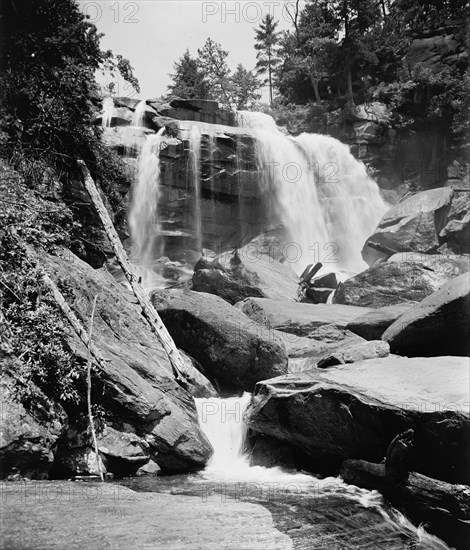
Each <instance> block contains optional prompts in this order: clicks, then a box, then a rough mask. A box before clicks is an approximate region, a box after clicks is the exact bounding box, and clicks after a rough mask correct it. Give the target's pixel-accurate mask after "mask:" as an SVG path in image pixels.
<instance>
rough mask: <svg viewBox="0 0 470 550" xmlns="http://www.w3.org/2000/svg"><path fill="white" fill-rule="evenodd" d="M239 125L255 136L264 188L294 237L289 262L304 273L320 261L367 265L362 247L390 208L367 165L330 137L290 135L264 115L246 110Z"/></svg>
mask: <svg viewBox="0 0 470 550" xmlns="http://www.w3.org/2000/svg"><path fill="white" fill-rule="evenodd" d="M238 124H239V126H242V127H245V128H250V131H251V132H252V133H253V134H254V136H255V138H256V151H255V153H256V158H257V162H258V171H259V172H260V174H261V184H262V187H263V191H264V192H265V193H266V196H267V197H269V199H268V200H269V201H270V204H269V206H270V209H271V212H272V215H273V216H276V217H278V218H280V221H281V222H282V223H283V224H284V226H285V228H286V230H287V231H288V234H289V238H290V239H291V245H290V246H289V247H288V249H286V251H287V252H288V258H287V259H288V261H289V262H290V264H291V265H292V266H293V267H294V268H295V269H296V270H297V271H298V272H299V273H300V272H301V271H302V270H303V269H304V268H305V266H306V265H308V264H309V263H316V262H319V261H320V262H322V263H323V264H325V267H327V269H328V270H329V271H338V270H340V269H342V270H349V271H355V272H357V271H361V270H363V269H364V268H366V267H367V265H366V263H365V262H364V261H363V260H362V258H361V249H362V247H363V245H364V242H365V241H366V239H367V237H368V236H369V235H370V234H371V233H372V232H373V230H374V229H375V227H376V225H377V223H378V221H379V220H380V218H381V217H382V215H383V214H384V213H385V211H386V209H387V207H386V204H385V202H384V201H383V199H382V198H381V196H380V192H379V188H378V186H377V184H376V183H375V182H374V181H373V180H372V179H371V178H370V177H369V176H368V175H367V171H366V168H365V166H364V164H362V163H361V162H359V161H358V160H356V159H355V158H354V157H353V155H352V154H351V153H350V152H349V148H348V146H347V145H344V144H343V143H341V142H340V141H338V140H337V139H334V138H332V137H330V136H325V135H320V134H306V133H304V134H301V135H300V136H298V137H290V136H285V135H284V134H283V133H282V132H281V131H280V130H279V129H278V128H277V126H276V124H275V122H274V120H273V119H272V117H270V116H268V115H265V114H263V113H252V112H248V111H242V112H240V113H238Z"/></svg>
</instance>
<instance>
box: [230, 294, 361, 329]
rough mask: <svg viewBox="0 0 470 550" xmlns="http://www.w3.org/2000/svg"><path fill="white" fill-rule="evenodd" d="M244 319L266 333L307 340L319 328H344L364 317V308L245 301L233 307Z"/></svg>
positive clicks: (250, 299) (261, 299) (263, 300)
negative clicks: (275, 331)
mask: <svg viewBox="0 0 470 550" xmlns="http://www.w3.org/2000/svg"><path fill="white" fill-rule="evenodd" d="M236 307H237V308H239V309H240V310H241V311H242V312H243V313H245V315H247V316H248V317H249V318H250V319H252V320H253V321H256V322H257V323H261V324H262V325H264V326H266V327H267V328H269V329H276V330H280V331H283V332H288V333H290V334H295V335H297V336H308V335H310V334H311V333H313V335H314V334H315V331H316V330H317V329H318V328H319V327H321V326H322V325H329V324H333V325H335V326H336V327H337V328H344V327H345V326H346V325H347V324H348V323H349V322H350V321H352V320H353V319H354V318H355V317H357V316H359V315H361V314H363V313H367V311H368V310H367V309H366V308H361V307H350V306H346V307H345V306H341V305H331V304H328V305H327V304H304V303H298V302H281V301H279V300H271V299H268V298H247V299H246V300H243V301H242V302H239V303H238V304H236Z"/></svg>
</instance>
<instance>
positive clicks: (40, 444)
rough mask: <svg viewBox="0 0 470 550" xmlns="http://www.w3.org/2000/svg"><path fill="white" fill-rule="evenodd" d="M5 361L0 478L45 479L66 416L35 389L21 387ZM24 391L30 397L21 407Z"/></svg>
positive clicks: (0, 396)
mask: <svg viewBox="0 0 470 550" xmlns="http://www.w3.org/2000/svg"><path fill="white" fill-rule="evenodd" d="M9 361H11V360H10V359H5V360H2V362H1V365H0V367H1V370H2V376H1V377H0V403H1V408H2V413H1V414H2V418H1V424H0V478H4V477H6V476H8V475H9V474H12V473H13V474H16V475H18V476H21V477H25V478H30V479H47V477H48V475H49V472H50V470H51V468H52V466H53V462H54V459H55V453H56V448H57V443H58V440H59V437H60V436H61V435H62V434H63V432H64V431H65V429H66V426H67V416H66V415H65V412H64V411H63V410H62V408H61V407H60V406H58V405H54V404H53V403H51V402H50V401H49V400H48V399H47V398H46V396H45V395H44V394H43V393H42V392H41V391H40V390H39V388H37V387H34V388H33V387H31V386H30V387H29V388H25V387H23V383H22V380H21V379H20V378H17V377H15V376H14V374H13V372H15V371H16V370H17V369H16V368H14V365H12V364H9ZM9 366H10V367H12V368H9ZM9 371H11V372H9ZM28 390H29V392H31V393H30V395H29V397H28V398H27V399H26V400H25V404H23V403H22V398H21V394H22V393H23V394H24V392H25V391H28ZM26 402H27V404H26Z"/></svg>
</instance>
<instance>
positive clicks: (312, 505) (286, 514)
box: [118, 393, 449, 550]
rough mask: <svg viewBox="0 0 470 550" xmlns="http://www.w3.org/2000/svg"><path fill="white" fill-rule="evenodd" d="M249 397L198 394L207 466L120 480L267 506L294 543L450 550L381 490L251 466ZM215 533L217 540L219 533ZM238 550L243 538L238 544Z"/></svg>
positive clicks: (139, 487)
mask: <svg viewBox="0 0 470 550" xmlns="http://www.w3.org/2000/svg"><path fill="white" fill-rule="evenodd" d="M249 399H250V394H248V393H245V394H244V395H243V396H241V397H230V398H225V399H221V398H208V399H196V400H195V401H196V406H197V411H198V415H199V422H200V425H201V428H202V430H203V431H204V433H205V435H206V437H207V438H208V439H209V441H210V442H211V444H212V446H213V448H214V454H213V456H212V458H211V460H210V462H209V464H208V465H207V467H206V468H205V469H204V470H203V471H201V472H198V473H195V474H187V475H173V476H158V477H141V478H132V479H127V480H120V481H119V482H118V483H120V484H124V485H126V486H127V487H129V488H131V489H133V490H135V491H139V492H150V493H160V494H161V493H164V494H169V495H185V496H189V497H198V500H196V503H195V505H197V502H198V501H199V502H200V503H201V504H202V503H210V502H212V503H213V504H214V505H215V508H216V509H217V507H219V506H224V504H227V503H231V502H234V501H236V502H239V503H251V504H257V505H261V506H263V507H265V508H267V509H268V510H269V511H270V513H271V515H272V518H273V522H274V525H275V526H276V529H278V530H279V531H280V532H282V533H284V534H286V535H288V537H289V538H290V540H291V541H292V548H299V549H309V550H310V549H318V550H319V549H322V550H340V549H341V550H353V549H354V550H359V549H361V550H362V549H367V548H369V549H371V550H377V549H383V550H398V549H419V550H425V549H426V550H446V549H448V548H449V547H448V546H447V545H446V544H444V543H443V542H442V541H441V540H439V539H437V538H436V537H434V536H432V535H430V534H429V533H427V532H426V531H425V529H423V528H422V527H418V528H416V527H414V526H413V525H412V524H411V523H410V522H409V521H408V520H407V519H406V518H405V517H404V516H403V515H402V514H401V513H399V512H398V511H396V510H394V509H392V508H390V507H388V506H387V505H386V504H385V503H384V501H383V499H382V497H381V496H380V494H379V493H378V492H376V491H367V490H365V489H360V488H358V487H355V486H352V485H347V484H346V483H344V482H343V481H342V480H341V479H340V478H336V477H328V478H323V479H320V478H317V477H315V476H314V475H311V474H309V473H306V472H295V471H289V470H286V469H283V468H264V467H262V466H250V464H249V455H248V454H247V452H246V450H245V438H246V433H247V429H246V426H245V424H244V422H243V412H244V409H245V407H246V405H247V404H248V402H249ZM213 536H214V537H215V538H216V537H217V536H218V534H217V533H214V534H213ZM224 548H230V549H232V548H233V550H236V549H238V546H237V541H236V540H234V541H233V546H224Z"/></svg>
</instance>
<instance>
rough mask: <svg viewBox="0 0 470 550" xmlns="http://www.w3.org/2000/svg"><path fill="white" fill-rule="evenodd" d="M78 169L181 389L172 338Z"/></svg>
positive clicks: (92, 188)
mask: <svg viewBox="0 0 470 550" xmlns="http://www.w3.org/2000/svg"><path fill="white" fill-rule="evenodd" d="M77 163H78V166H79V168H80V170H81V172H82V175H83V183H84V185H85V188H86V190H87V191H88V194H89V195H90V198H91V200H92V202H93V205H94V207H95V209H96V211H97V213H98V215H99V217H100V219H101V223H102V224H103V227H104V229H105V231H106V234H107V236H108V239H109V241H110V243H111V246H112V247H113V250H114V253H115V254H116V258H117V261H118V262H119V265H120V266H121V268H122V270H123V271H124V274H125V276H126V278H127V280H128V281H129V284H130V286H131V288H132V291H133V292H134V294H135V296H136V298H137V300H138V301H139V304H140V307H141V308H142V312H143V314H144V317H145V318H146V319H147V321H148V323H149V325H150V327H151V329H152V330H153V331H154V332H155V334H156V336H157V338H158V339H159V340H160V342H161V344H162V346H163V348H164V350H165V352H166V354H167V355H168V358H169V360H170V363H171V366H172V368H173V372H174V375H175V379H176V381H177V382H178V383H180V385H182V386H183V387H187V383H186V376H185V372H186V368H185V363H184V360H183V358H182V357H181V355H180V353H179V351H178V348H177V347H176V345H175V343H174V341H173V338H172V337H171V336H170V333H169V332H168V330H167V329H166V327H165V325H164V324H163V321H162V320H161V318H160V316H159V315H158V313H157V311H156V309H155V308H154V307H153V305H152V303H151V301H150V299H149V297H148V296H147V293H146V292H145V290H144V288H143V287H142V285H141V284H140V282H139V279H138V277H137V276H136V275H135V274H134V271H133V268H132V264H131V263H130V261H129V258H128V257H127V253H126V251H125V250H124V247H123V246H122V243H121V239H120V238H119V236H118V234H117V232H116V229H115V228H114V224H113V222H112V221H111V218H110V216H109V213H108V211H107V210H106V207H105V205H104V203H103V200H102V199H101V196H100V194H99V192H98V189H97V188H96V185H95V182H94V181H93V179H92V177H91V175H90V172H89V171H88V168H87V166H86V164H85V163H84V162H83V161H82V160H78V161H77Z"/></svg>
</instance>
